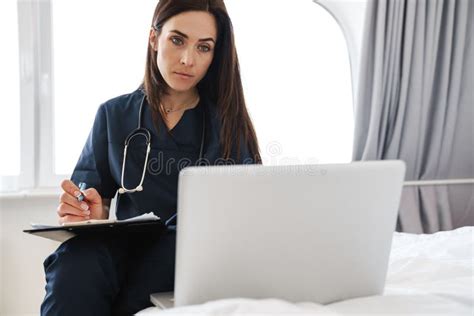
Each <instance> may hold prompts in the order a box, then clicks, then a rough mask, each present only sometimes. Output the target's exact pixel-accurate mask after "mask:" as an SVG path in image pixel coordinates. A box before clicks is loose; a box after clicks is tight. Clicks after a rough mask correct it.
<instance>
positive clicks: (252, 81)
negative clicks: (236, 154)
mask: <svg viewBox="0 0 474 316" xmlns="http://www.w3.org/2000/svg"><path fill="white" fill-rule="evenodd" d="M156 3H157V1H156V0H143V1H138V2H137V1H131V0H119V1H117V0H116V1H112V0H101V1H93V0H84V1H73V0H43V1H19V0H16V1H15V0H3V1H0V32H1V34H2V40H3V43H4V45H2V51H1V54H2V56H1V58H0V69H2V71H1V72H0V87H1V89H2V93H3V96H4V98H5V100H7V101H6V104H7V106H4V105H2V106H1V107H0V132H1V135H2V136H1V139H0V140H1V141H2V147H3V148H4V149H5V150H2V155H1V156H0V159H1V160H0V191H5V189H10V190H12V189H18V188H32V187H44V186H52V187H57V186H58V184H59V181H60V180H61V179H62V178H64V177H67V176H68V174H70V173H71V171H72V169H73V167H74V165H75V163H76V161H77V159H78V156H79V154H80V151H81V149H82V147H83V145H84V142H85V139H86V137H87V134H88V132H89V131H90V128H91V126H92V123H93V118H94V115H95V113H96V111H97V108H98V106H99V105H100V104H101V103H103V102H105V101H107V100H108V99H110V98H112V97H115V96H118V95H120V94H123V93H128V92H131V91H133V90H134V89H136V88H137V87H138V85H139V84H140V82H141V81H142V76H143V73H144V66H145V55H146V47H147V38H148V32H149V28H150V23H151V18H152V14H153V11H154V7H155V6H156ZM226 5H227V8H228V10H229V14H230V16H231V18H232V21H233V24H234V31H235V36H236V44H237V49H238V53H239V58H240V67H241V73H242V81H243V85H244V92H245V96H246V101H247V106H248V109H249V112H250V115H251V117H252V119H253V122H254V125H255V128H256V130H257V135H258V137H259V142H260V147H261V153H262V157H263V160H264V163H265V164H269V165H272V164H301V163H327V162H348V161H350V159H351V154H352V136H353V135H352V133H353V117H352V116H353V111H352V104H353V102H352V90H351V75H350V64H349V56H348V47H347V44H346V41H345V39H344V36H343V33H342V30H341V28H340V27H339V25H338V24H337V22H336V20H335V19H334V18H333V17H332V16H331V15H330V14H329V13H328V12H327V11H326V10H325V9H324V8H323V7H321V6H320V5H317V4H315V3H313V2H312V1H311V0H300V1H291V2H289V1H285V0H259V1H241V0H226ZM349 49H351V48H350V47H349ZM20 113H21V114H20Z"/></svg>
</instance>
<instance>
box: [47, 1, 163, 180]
mask: <svg viewBox="0 0 474 316" xmlns="http://www.w3.org/2000/svg"><path fill="white" fill-rule="evenodd" d="M155 6H156V1H155V0H153V1H151V0H148V1H116V0H115V1H112V0H100V1H92V0H88V1H75V0H54V1H53V2H52V22H53V23H52V33H53V56H54V59H53V69H54V71H53V91H54V94H53V104H54V105H53V109H54V127H55V129H54V172H55V173H56V174H65V175H66V174H70V173H71V171H72V170H73V168H74V166H75V164H76V162H77V159H78V157H79V154H80V153H81V150H82V147H83V145H84V142H85V140H86V138H87V135H88V133H89V130H90V129H91V127H92V123H93V120H94V116H95V113H96V111H97V108H98V107H99V105H100V104H101V103H103V102H105V101H107V100H108V99H111V98H112V97H115V96H119V95H121V94H125V93H129V92H132V91H133V90H135V89H136V88H138V85H139V84H140V83H141V81H142V79H143V75H144V69H145V57H146V48H147V41H148V32H149V30H150V25H151V19H152V17H153V11H154V8H155ZM91 8H93V9H91ZM124 21H125V22H124Z"/></svg>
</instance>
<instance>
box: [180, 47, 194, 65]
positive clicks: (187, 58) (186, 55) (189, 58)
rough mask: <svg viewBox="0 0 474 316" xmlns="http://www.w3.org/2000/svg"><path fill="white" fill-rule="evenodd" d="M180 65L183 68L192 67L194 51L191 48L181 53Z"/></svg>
mask: <svg viewBox="0 0 474 316" xmlns="http://www.w3.org/2000/svg"><path fill="white" fill-rule="evenodd" d="M181 64H182V65H185V66H193V65H194V51H193V48H188V49H185V50H184V51H183V55H182V56H181Z"/></svg>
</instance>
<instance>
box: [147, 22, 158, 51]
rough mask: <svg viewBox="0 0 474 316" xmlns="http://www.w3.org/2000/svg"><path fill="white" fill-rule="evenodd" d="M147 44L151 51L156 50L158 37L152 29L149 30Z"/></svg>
mask: <svg viewBox="0 0 474 316" xmlns="http://www.w3.org/2000/svg"><path fill="white" fill-rule="evenodd" d="M149 43H150V46H151V47H152V48H153V50H155V51H157V50H158V36H157V34H156V31H155V30H154V29H153V28H151V29H150V36H149Z"/></svg>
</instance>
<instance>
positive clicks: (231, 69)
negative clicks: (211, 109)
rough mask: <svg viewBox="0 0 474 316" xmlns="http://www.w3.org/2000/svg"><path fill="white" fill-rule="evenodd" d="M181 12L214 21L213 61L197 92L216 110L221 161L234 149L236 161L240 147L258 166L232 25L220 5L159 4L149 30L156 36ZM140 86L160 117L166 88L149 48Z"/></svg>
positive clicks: (194, 0) (203, 0)
mask: <svg viewBox="0 0 474 316" xmlns="http://www.w3.org/2000/svg"><path fill="white" fill-rule="evenodd" d="M185 11H206V12H209V13H210V14H212V15H213V16H214V18H215V19H216V23H217V41H216V47H215V51H214V57H213V60H212V63H211V65H210V66H209V69H208V71H207V73H206V75H205V76H204V78H203V79H202V80H201V81H200V82H199V83H198V84H197V89H198V91H199V94H200V95H201V96H206V97H207V98H209V99H210V100H211V101H212V102H213V103H214V104H216V106H217V113H218V115H219V119H220V121H221V122H220V123H221V131H220V144H221V147H222V154H223V158H225V159H229V158H230V157H231V153H232V150H233V148H236V149H237V157H240V144H241V143H243V144H244V145H245V146H247V147H248V149H249V150H250V154H251V155H252V158H253V159H254V160H255V162H257V163H261V162H262V160H261V157H260V153H259V148H258V141H257V136H256V133H255V129H254V127H253V124H252V121H251V120H250V116H249V114H248V111H247V107H246V104H245V99H244V93H243V88H242V81H241V78H240V68H239V60H238V58H237V50H236V48H235V43H234V31H233V27H232V22H231V20H230V18H229V15H228V13H227V9H226V7H225V4H224V1H223V0H160V1H159V2H158V4H157V6H156V9H155V13H154V14H153V20H152V25H151V27H153V28H155V29H156V30H157V31H158V32H160V31H161V28H162V27H163V24H164V23H165V22H166V21H167V20H168V19H170V18H171V17H173V16H175V15H177V14H180V13H182V12H185ZM143 86H144V89H145V93H146V94H147V98H148V103H149V104H150V106H151V108H152V109H153V111H154V112H155V115H156V113H159V115H163V113H161V110H160V106H159V104H160V97H161V96H162V95H165V94H167V89H168V84H167V83H166V82H165V80H164V79H163V77H162V76H161V73H160V71H159V70H158V65H157V60H156V52H155V50H154V49H153V48H152V46H151V45H150V44H148V51H147V59H146V69H145V77H144V79H143ZM241 138H243V139H241Z"/></svg>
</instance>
